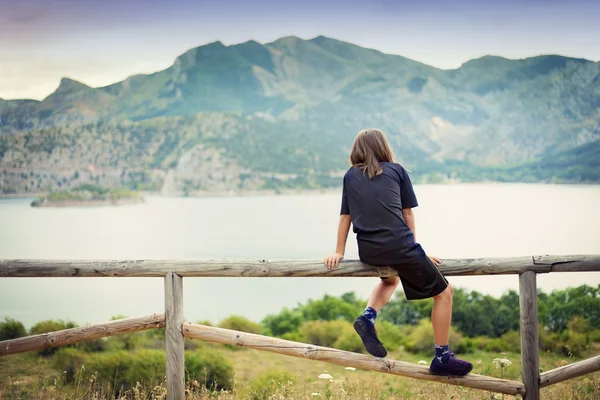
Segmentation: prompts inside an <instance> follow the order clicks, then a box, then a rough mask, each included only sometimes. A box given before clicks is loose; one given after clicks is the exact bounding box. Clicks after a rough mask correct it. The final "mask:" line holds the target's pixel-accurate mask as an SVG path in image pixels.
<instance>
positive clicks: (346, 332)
mask: <svg viewBox="0 0 600 400" xmlns="http://www.w3.org/2000/svg"><path fill="white" fill-rule="evenodd" d="M384 344H385V342H384ZM333 347H334V348H336V349H340V350H346V351H352V352H355V353H365V352H366V350H365V347H364V346H363V344H362V341H361V340H360V336H358V334H357V333H356V331H355V330H354V328H353V327H352V326H351V325H350V324H348V325H347V326H345V327H344V328H343V329H342V331H341V332H340V335H339V336H338V338H337V340H336V341H335V342H334V343H333Z"/></svg>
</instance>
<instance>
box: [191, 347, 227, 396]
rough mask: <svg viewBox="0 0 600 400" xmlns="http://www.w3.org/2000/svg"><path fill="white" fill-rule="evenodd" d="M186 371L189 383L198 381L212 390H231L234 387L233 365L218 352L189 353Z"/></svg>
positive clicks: (206, 349) (203, 350) (206, 350)
mask: <svg viewBox="0 0 600 400" xmlns="http://www.w3.org/2000/svg"><path fill="white" fill-rule="evenodd" d="M185 369H186V371H187V377H188V380H189V381H194V380H196V381H198V383H200V384H201V385H204V386H206V387H208V388H210V389H217V388H219V389H231V387H232V386H233V365H232V364H231V362H230V361H229V360H228V359H227V358H225V357H224V356H223V355H222V354H221V353H220V352H218V351H214V350H212V351H209V350H208V348H203V349H202V351H196V352H191V353H187V354H186V356H185Z"/></svg>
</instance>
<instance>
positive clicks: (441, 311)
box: [431, 285, 454, 346]
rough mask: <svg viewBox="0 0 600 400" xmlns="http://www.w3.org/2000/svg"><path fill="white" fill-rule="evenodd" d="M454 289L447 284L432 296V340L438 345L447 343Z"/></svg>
mask: <svg viewBox="0 0 600 400" xmlns="http://www.w3.org/2000/svg"><path fill="white" fill-rule="evenodd" d="M453 293H454V290H453V289H452V286H451V285H448V287H447V288H446V290H444V291H443V292H442V293H440V294H438V295H437V296H435V297H434V298H433V310H431V323H432V325H433V340H434V341H435V344H437V345H438V346H444V345H447V344H448V338H449V336H450V323H451V322H452V294H453Z"/></svg>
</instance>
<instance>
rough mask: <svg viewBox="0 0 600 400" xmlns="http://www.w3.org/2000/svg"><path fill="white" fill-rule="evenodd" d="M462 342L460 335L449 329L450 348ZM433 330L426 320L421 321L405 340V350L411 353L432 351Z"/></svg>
mask: <svg viewBox="0 0 600 400" xmlns="http://www.w3.org/2000/svg"><path fill="white" fill-rule="evenodd" d="M461 340H462V335H461V334H460V333H458V332H457V331H456V330H454V328H453V327H451V328H450V348H456V346H457V345H458V343H459V342H460V341H461ZM433 342H434V341H433V329H432V327H431V322H430V321H429V320H427V319H422V320H421V321H419V324H418V325H417V326H415V328H414V329H413V330H412V332H411V333H410V334H409V336H408V338H407V340H406V349H407V350H409V351H412V352H413V353H422V352H431V351H432V349H433Z"/></svg>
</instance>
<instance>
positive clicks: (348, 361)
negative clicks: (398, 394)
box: [183, 323, 525, 395]
mask: <svg viewBox="0 0 600 400" xmlns="http://www.w3.org/2000/svg"><path fill="white" fill-rule="evenodd" d="M183 335H184V336H185V337H187V338H192V339H200V340H205V341H208V342H216V343H223V344H230V345H237V346H242V347H249V348H252V349H258V350H265V351H270V352H273V353H278V354H284V355H288V356H294V357H300V358H308V359H311V360H319V361H326V362H330V363H333V364H338V365H344V366H348V367H355V368H360V369H366V370H370V371H377V372H385V373H388V374H394V375H401V376H407V377H411V378H417V379H424V380H428V381H434V382H440V383H449V384H451V385H458V386H466V387H470V388H475V389H483V390H489V391H491V392H497V393H504V394H511V395H517V394H521V395H524V394H525V385H523V383H521V382H515V381H509V380H505V379H498V378H492V377H488V376H483V375H476V374H469V375H467V376H463V377H455V376H438V375H432V374H431V373H430V372H429V368H427V367H423V366H420V365H415V364H413V363H408V362H404V361H395V360H390V359H387V358H376V357H373V356H369V355H365V354H358V353H352V352H349V351H343V350H337V349H331V348H328V347H321V346H314V345H310V344H305V343H299V342H292V341H289V340H283V339H277V338H272V337H268V336H262V335H255V334H252V333H245V332H238V331H232V330H229V329H222V328H215V327H212V326H204V325H195V324H190V323H185V324H184V325H183Z"/></svg>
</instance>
